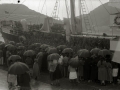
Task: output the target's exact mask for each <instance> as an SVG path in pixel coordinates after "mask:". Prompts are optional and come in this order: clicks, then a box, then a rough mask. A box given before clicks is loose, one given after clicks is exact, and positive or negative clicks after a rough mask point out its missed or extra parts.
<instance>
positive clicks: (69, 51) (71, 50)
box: [62, 48, 73, 53]
mask: <svg viewBox="0 0 120 90" xmlns="http://www.w3.org/2000/svg"><path fill="white" fill-rule="evenodd" d="M62 53H73V49H72V48H65V49H64V50H63V51H62Z"/></svg>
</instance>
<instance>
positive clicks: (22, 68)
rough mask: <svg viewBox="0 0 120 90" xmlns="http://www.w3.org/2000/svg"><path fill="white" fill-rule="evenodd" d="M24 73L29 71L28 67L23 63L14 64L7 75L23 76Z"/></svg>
mask: <svg viewBox="0 0 120 90" xmlns="http://www.w3.org/2000/svg"><path fill="white" fill-rule="evenodd" d="M26 71H29V67H28V66H27V65H26V64H25V63H22V62H15V63H14V64H12V65H11V66H10V67H9V70H8V73H9V74H14V75H18V74H23V73H25V72H26Z"/></svg>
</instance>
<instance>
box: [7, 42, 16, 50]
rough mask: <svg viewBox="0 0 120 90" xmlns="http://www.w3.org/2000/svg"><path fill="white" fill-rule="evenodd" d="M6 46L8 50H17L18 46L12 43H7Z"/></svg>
mask: <svg viewBox="0 0 120 90" xmlns="http://www.w3.org/2000/svg"><path fill="white" fill-rule="evenodd" d="M5 47H6V48H7V50H9V51H14V50H16V47H15V46H14V45H12V44H7V45H6V46H5Z"/></svg>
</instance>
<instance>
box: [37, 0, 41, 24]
mask: <svg viewBox="0 0 120 90" xmlns="http://www.w3.org/2000/svg"><path fill="white" fill-rule="evenodd" d="M40 4H41V0H40V2H39V5H38V11H39V10H40ZM38 18H39V13H38ZM36 19H37V18H36ZM37 22H39V19H37V20H36V23H37Z"/></svg>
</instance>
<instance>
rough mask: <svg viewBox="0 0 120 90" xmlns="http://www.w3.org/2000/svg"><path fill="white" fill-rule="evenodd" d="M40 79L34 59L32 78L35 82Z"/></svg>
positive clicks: (36, 61)
mask: <svg viewBox="0 0 120 90" xmlns="http://www.w3.org/2000/svg"><path fill="white" fill-rule="evenodd" d="M39 77H40V70H39V65H38V59H35V62H34V65H33V78H34V79H35V80H38V79H39Z"/></svg>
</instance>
